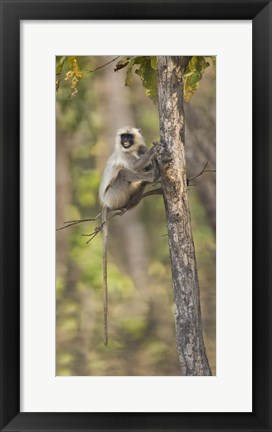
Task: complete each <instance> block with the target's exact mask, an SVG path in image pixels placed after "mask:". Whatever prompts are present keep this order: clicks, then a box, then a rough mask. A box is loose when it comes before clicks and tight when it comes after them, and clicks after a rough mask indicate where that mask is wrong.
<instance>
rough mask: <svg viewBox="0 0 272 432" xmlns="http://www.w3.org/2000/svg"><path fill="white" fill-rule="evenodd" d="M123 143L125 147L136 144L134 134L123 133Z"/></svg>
mask: <svg viewBox="0 0 272 432" xmlns="http://www.w3.org/2000/svg"><path fill="white" fill-rule="evenodd" d="M121 144H122V146H123V147H124V148H126V149H127V148H129V147H131V146H132V145H133V144H134V135H133V134H131V133H123V134H121Z"/></svg>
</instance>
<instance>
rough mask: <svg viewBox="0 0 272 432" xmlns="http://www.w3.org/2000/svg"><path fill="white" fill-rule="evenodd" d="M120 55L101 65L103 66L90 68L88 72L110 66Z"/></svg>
mask: <svg viewBox="0 0 272 432" xmlns="http://www.w3.org/2000/svg"><path fill="white" fill-rule="evenodd" d="M119 57H120V56H117V57H115V58H114V59H112V60H110V61H108V62H107V63H105V64H103V65H101V66H98V67H97V68H95V69H94V70H88V69H87V73H92V72H96V71H98V70H99V69H102V68H103V67H105V66H108V65H109V64H110V63H112V62H114V61H115V60H117V59H118V58H119Z"/></svg>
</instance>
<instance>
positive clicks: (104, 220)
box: [102, 207, 108, 345]
mask: <svg viewBox="0 0 272 432" xmlns="http://www.w3.org/2000/svg"><path fill="white" fill-rule="evenodd" d="M107 215H108V208H107V207H103V208H102V223H103V288H104V345H107V344H108V270H107V264H108V260H107V244H108V223H107Z"/></svg>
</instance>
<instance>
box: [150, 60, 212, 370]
mask: <svg viewBox="0 0 272 432" xmlns="http://www.w3.org/2000/svg"><path fill="white" fill-rule="evenodd" d="M188 61H189V57H170V56H160V57H158V105H159V113H160V136H161V142H162V143H163V144H162V145H161V147H160V149H159V153H158V163H159V167H160V171H161V183H162V188H163V193H164V204H165V209H166V216H167V228H168V238H169V248H170V257H171V266H172V279H173V290H174V303H175V326H176V340H177V350H178V354H179V360H180V365H181V372H182V375H211V370H210V367H209V363H208V359H207V356H206V351H205V346H204V341H203V334H202V323H201V312H200V299H199V284H198V275H197V266H196V257H195V249H194V243H193V237H192V229H191V218H190V210H189V204H188V196H187V183H186V163H185V148H184V144H185V143H184V136H185V133H184V132H185V125H184V111H183V81H182V75H183V73H184V70H185V68H186V66H187V64H188Z"/></svg>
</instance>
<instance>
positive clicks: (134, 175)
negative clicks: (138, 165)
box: [116, 168, 156, 183]
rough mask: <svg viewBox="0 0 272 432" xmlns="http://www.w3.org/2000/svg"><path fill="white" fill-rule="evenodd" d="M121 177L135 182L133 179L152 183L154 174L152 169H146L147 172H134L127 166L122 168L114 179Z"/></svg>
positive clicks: (154, 177)
mask: <svg viewBox="0 0 272 432" xmlns="http://www.w3.org/2000/svg"><path fill="white" fill-rule="evenodd" d="M119 179H123V180H124V181H127V182H135V181H141V182H146V183H153V182H154V181H155V179H156V175H155V173H154V171H153V170H152V171H147V172H134V171H130V170H128V169H127V168H122V169H121V170H120V171H119V173H118V176H117V177H116V180H119Z"/></svg>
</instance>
